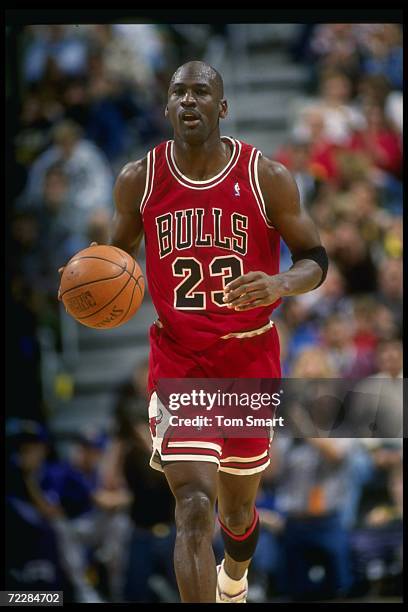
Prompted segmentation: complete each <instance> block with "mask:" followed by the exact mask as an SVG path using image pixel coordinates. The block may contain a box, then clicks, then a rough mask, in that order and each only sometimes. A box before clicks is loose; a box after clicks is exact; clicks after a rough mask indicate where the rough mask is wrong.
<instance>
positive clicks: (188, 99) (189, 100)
mask: <svg viewBox="0 0 408 612" xmlns="http://www.w3.org/2000/svg"><path fill="white" fill-rule="evenodd" d="M181 105H182V106H195V105H196V99H195V97H194V96H193V94H192V92H191V91H186V93H185V94H184V96H183V97H182V98H181Z"/></svg>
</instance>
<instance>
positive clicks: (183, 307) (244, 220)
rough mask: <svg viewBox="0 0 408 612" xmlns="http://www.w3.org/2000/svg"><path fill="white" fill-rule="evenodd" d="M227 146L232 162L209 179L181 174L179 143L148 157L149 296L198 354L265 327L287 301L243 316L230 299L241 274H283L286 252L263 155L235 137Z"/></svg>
mask: <svg viewBox="0 0 408 612" xmlns="http://www.w3.org/2000/svg"><path fill="white" fill-rule="evenodd" d="M223 140H224V141H227V142H229V144H230V146H231V147H232V155H231V158H230V160H229V162H228V164H227V165H226V166H225V168H224V169H223V170H222V171H221V172H220V173H219V174H217V175H216V176H214V177H212V178H211V179H209V180H206V181H194V180H192V179H189V178H188V177H186V176H184V175H183V174H182V173H181V172H180V170H179V169H178V168H177V165H176V162H175V156H174V142H173V141H167V142H163V143H161V144H159V145H158V146H157V147H155V148H154V149H153V150H152V151H149V153H148V156H147V179H146V188H145V192H144V195H143V198H142V202H141V205H140V210H141V213H142V217H143V224H144V231H145V243H146V275H147V281H148V286H149V291H150V294H151V296H152V299H153V303H154V305H155V307H156V310H157V313H158V315H159V319H160V321H161V322H162V324H163V326H164V329H165V330H166V333H167V334H168V335H169V336H170V337H171V338H172V339H173V340H174V341H175V342H177V343H179V344H182V345H184V346H186V347H188V348H192V349H193V350H202V349H205V348H206V347H208V346H210V345H211V344H212V343H213V342H215V341H217V340H219V338H221V337H222V336H225V335H227V334H229V333H232V332H243V331H248V330H252V329H256V328H259V327H261V326H262V325H265V324H266V323H267V322H268V320H269V316H270V314H271V312H272V311H273V309H274V308H276V306H278V305H279V303H280V300H277V301H276V302H275V303H274V304H272V305H270V306H261V307H258V308H254V309H252V310H248V311H246V312H237V311H235V310H233V309H230V308H228V307H227V306H226V305H225V304H224V303H223V301H222V298H223V287H224V286H225V285H226V284H227V283H228V282H230V281H231V280H233V279H235V278H237V277H238V276H240V275H241V274H246V273H247V272H252V271H259V270H261V271H263V272H266V273H267V274H269V275H273V274H277V273H278V272H279V250H280V235H279V233H278V232H277V230H276V229H274V228H273V226H272V225H271V224H270V223H269V221H268V219H267V217H266V212H265V203H264V200H263V197H262V193H261V190H260V187H259V181H258V161H259V157H260V156H261V152H260V151H258V150H257V149H255V148H254V147H253V146H251V145H248V144H245V143H242V142H240V141H238V140H235V139H233V138H229V137H223Z"/></svg>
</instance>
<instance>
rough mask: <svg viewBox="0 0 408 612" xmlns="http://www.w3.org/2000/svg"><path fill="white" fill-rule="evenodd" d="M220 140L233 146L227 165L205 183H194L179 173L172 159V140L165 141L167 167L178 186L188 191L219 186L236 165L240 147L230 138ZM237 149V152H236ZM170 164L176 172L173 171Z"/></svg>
mask: <svg viewBox="0 0 408 612" xmlns="http://www.w3.org/2000/svg"><path fill="white" fill-rule="evenodd" d="M222 138H226V139H227V140H229V141H230V142H231V143H232V144H233V151H232V155H231V157H230V159H229V161H228V164H227V165H226V166H225V168H223V169H222V170H221V172H219V173H218V174H216V175H215V176H213V177H211V178H210V179H207V180H205V181H195V180H193V179H190V178H188V176H185V175H184V174H183V173H182V172H180V170H179V168H178V167H177V164H176V162H175V159H174V140H169V141H167V144H166V161H167V165H168V167H169V170H170V172H171V174H172V175H173V177H174V178H175V179H176V181H177V182H178V183H180V185H183V187H187V188H188V189H197V190H204V189H212V188H213V187H216V185H219V184H220V183H221V182H222V181H223V180H224V179H225V178H227V176H228V175H229V174H230V172H231V170H232V169H233V168H235V166H236V165H237V163H238V160H239V158H240V155H241V149H242V145H241V143H240V141H239V140H235V139H233V138H230V137H229V136H222ZM169 147H170V159H169ZM237 148H238V151H237ZM170 160H171V161H170ZM172 164H173V166H174V169H175V170H176V172H175V171H174V170H173V168H172ZM219 177H220V178H219ZM181 179H182V180H181ZM217 179H218V180H217ZM213 181H215V182H213Z"/></svg>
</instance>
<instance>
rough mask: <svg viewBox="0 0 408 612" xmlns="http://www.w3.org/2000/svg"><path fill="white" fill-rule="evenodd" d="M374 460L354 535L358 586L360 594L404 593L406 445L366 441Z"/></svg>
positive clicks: (353, 548) (384, 594)
mask: <svg viewBox="0 0 408 612" xmlns="http://www.w3.org/2000/svg"><path fill="white" fill-rule="evenodd" d="M364 444H365V445H366V447H367V449H368V451H369V453H370V455H371V461H372V466H373V469H372V476H371V478H370V479H369V480H368V481H367V482H366V484H365V486H364V489H363V495H362V498H361V503H360V508H359V519H360V520H359V526H358V528H357V529H356V530H355V531H354V532H353V533H352V537H351V546H352V555H353V572H354V585H353V592H354V593H355V594H358V595H360V596H361V595H367V594H370V591H371V593H373V592H374V593H375V594H376V596H377V597H378V596H380V597H381V596H387V595H390V594H392V595H394V596H395V595H398V594H400V593H402V534H403V524H402V443H401V440H398V439H395V438H394V439H389V440H379V439H372V438H371V439H366V440H365V441H364Z"/></svg>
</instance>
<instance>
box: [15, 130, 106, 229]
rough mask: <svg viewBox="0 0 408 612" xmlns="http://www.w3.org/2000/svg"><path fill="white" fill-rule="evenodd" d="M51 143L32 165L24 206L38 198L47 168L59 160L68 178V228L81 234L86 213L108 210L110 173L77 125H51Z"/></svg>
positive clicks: (98, 153)
mask: <svg viewBox="0 0 408 612" xmlns="http://www.w3.org/2000/svg"><path fill="white" fill-rule="evenodd" d="M53 136H54V145H53V146H52V147H51V148H49V149H48V150H47V151H45V152H44V153H43V154H42V155H40V157H39V158H38V159H37V160H36V161H35V163H34V164H33V166H32V168H31V170H30V174H29V177H28V184H27V189H26V193H25V200H26V205H27V206H35V202H38V201H39V200H41V196H42V193H43V189H44V180H45V176H46V172H47V170H48V169H49V168H50V167H51V166H53V165H54V164H56V163H60V164H61V166H62V168H63V170H64V172H65V174H66V175H67V177H68V185H69V192H68V193H69V199H70V202H71V206H72V214H71V223H70V225H71V228H72V230H73V231H75V233H77V234H78V235H81V234H82V235H83V230H84V227H85V226H86V223H87V220H88V217H89V214H90V212H92V211H93V210H95V209H96V208H104V209H107V210H111V195H110V194H111V192H112V185H113V178H112V172H111V170H110V168H109V165H108V164H107V162H106V159H105V158H104V156H103V155H102V154H101V152H100V151H99V149H98V148H97V147H96V146H95V145H94V144H93V143H91V142H89V141H87V140H84V139H82V136H81V129H80V127H79V126H78V125H77V124H75V123H74V122H72V121H69V120H66V121H62V122H60V123H59V124H58V125H56V126H55V128H54V131H53Z"/></svg>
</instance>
